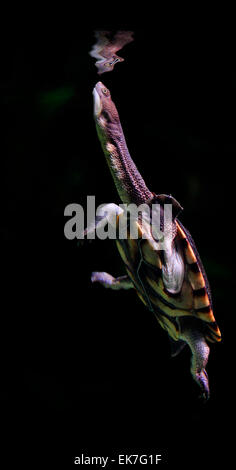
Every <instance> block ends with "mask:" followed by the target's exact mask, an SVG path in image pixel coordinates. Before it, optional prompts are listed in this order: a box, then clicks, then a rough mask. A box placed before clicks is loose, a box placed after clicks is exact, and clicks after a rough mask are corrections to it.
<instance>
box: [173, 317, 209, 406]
mask: <svg viewBox="0 0 236 470" xmlns="http://www.w3.org/2000/svg"><path fill="white" fill-rule="evenodd" d="M183 320H184V321H183ZM180 339H181V340H183V341H185V342H186V343H187V344H188V345H189V347H190V349H191V352H192V358H191V369H190V370H191V374H192V376H193V378H194V380H195V381H196V382H197V383H198V385H199V386H200V388H201V395H200V398H202V399H203V400H204V401H207V400H208V398H209V396H210V389H209V381H208V375H207V371H206V369H205V368H206V365H207V362H208V357H209V352H210V348H209V346H208V344H207V343H206V340H205V337H204V335H203V333H202V332H201V331H200V330H199V329H198V328H197V327H195V325H191V321H188V320H187V319H182V322H181V335H180Z"/></svg>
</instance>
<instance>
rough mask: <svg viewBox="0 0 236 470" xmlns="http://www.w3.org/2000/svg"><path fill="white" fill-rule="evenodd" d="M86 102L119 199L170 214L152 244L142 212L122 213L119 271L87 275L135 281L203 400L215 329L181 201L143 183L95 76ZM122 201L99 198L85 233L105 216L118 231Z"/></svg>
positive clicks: (124, 285) (118, 282)
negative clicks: (164, 245)
mask: <svg viewBox="0 0 236 470" xmlns="http://www.w3.org/2000/svg"><path fill="white" fill-rule="evenodd" d="M93 102H94V106H93V110H94V119H95V124H96V129H97V134H98V138H99V140H100V142H101V145H102V149H103V152H104V154H105V158H106V162H107V164H108V167H109V169H110V172H111V174H112V177H113V180H114V183H115V186H116V189H117V192H118V195H119V197H120V199H121V201H122V204H123V207H124V206H125V205H126V206H127V205H130V204H131V205H132V204H135V205H136V206H138V207H140V205H142V204H145V205H146V206H148V207H149V208H150V211H151V216H152V215H153V212H152V208H153V207H154V203H155V204H157V205H158V207H159V210H160V220H162V221H163V214H164V209H165V206H166V205H171V208H172V218H171V221H170V224H169V225H170V226H169V232H168V233H169V235H170V236H169V237H168V240H169V242H168V249H158V247H159V246H160V245H158V242H159V241H160V240H158V238H155V237H154V236H153V235H152V232H151V231H150V230H148V228H150V227H148V225H147V223H146V224H145V220H144V222H143V220H141V219H140V217H138V218H136V219H134V218H132V217H131V218H130V219H129V218H127V237H121V238H119V236H117V238H116V245H117V248H118V251H119V253H120V256H121V259H122V261H123V263H124V268H125V270H126V274H125V275H121V276H119V277H116V278H115V277H114V276H112V275H111V274H109V273H107V272H93V273H92V275H91V281H92V283H95V282H96V283H100V284H101V285H102V286H104V287H106V288H109V289H113V290H119V289H126V290H128V289H135V291H136V293H137V295H138V297H139V298H140V299H141V301H142V302H143V304H144V305H145V306H146V307H147V308H148V310H150V311H151V312H153V313H154V315H155V317H156V319H157V321H158V323H159V325H160V326H161V327H162V328H163V329H164V330H165V331H166V332H167V334H168V337H169V339H170V342H171V345H172V350H171V355H172V356H173V357H174V356H177V355H178V354H179V353H180V351H181V350H182V349H183V347H184V346H185V345H188V346H189V348H190V350H191V367H190V371H191V374H192V377H193V379H194V380H195V381H196V383H197V384H198V385H199V387H200V397H201V398H202V399H203V400H204V401H207V400H208V398H209V396H210V389H209V379H208V374H207V371H206V365H207V362H208V356H209V352H210V344H211V343H217V342H220V341H221V332H220V329H219V327H218V325H217V323H216V320H215V317H214V314H213V306H212V296H211V291H210V286H209V282H208V279H207V276H206V272H205V269H204V267H203V264H202V261H201V259H200V256H199V254H198V251H197V248H196V245H195V243H194V241H193V238H192V237H191V235H190V233H189V231H188V230H187V229H186V228H185V227H184V225H183V224H182V223H181V222H180V220H179V215H180V213H181V211H182V207H181V205H180V204H179V203H178V201H177V200H176V199H175V198H174V197H173V196H172V195H165V194H156V193H154V192H152V191H150V190H149V189H148V188H147V186H146V184H145V182H144V180H143V178H142V176H141V174H140V173H139V171H138V169H137V167H136V165H135V163H134V161H133V160H132V158H131V156H130V153H129V151H128V148H127V144H126V140H125V136H124V133H123V130H122V127H121V123H120V118H119V114H118V111H117V108H116V106H115V104H114V102H113V101H112V98H111V94H110V91H109V90H108V88H107V87H106V86H104V85H103V83H102V82H100V81H99V82H98V83H97V84H96V85H95V87H94V89H93ZM122 204H121V205H118V204H115V203H109V204H106V205H104V206H103V210H102V211H100V212H97V216H96V219H95V222H94V223H93V224H92V225H91V226H89V227H88V228H87V229H86V230H85V232H84V233H85V235H87V237H91V234H94V232H96V231H98V230H99V229H101V228H105V227H106V226H108V224H113V225H114V226H115V230H116V233H117V234H119V232H118V227H119V223H120V221H121V219H122V217H124V212H125V211H124V209H123V208H122ZM131 223H132V224H136V227H137V234H138V235H137V237H136V238H133V237H132V236H131ZM151 224H152V217H151V219H150V223H149V225H151ZM145 235H146V236H145Z"/></svg>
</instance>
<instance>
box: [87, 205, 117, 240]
mask: <svg viewBox="0 0 236 470" xmlns="http://www.w3.org/2000/svg"><path fill="white" fill-rule="evenodd" d="M123 212H124V210H123V209H122V208H121V207H119V206H118V205H117V204H113V203H109V204H105V205H104V206H102V207H100V208H98V209H97V211H96V217H95V220H93V221H92V222H91V223H90V225H89V226H88V227H87V228H86V229H85V231H84V236H86V237H87V238H88V239H93V238H95V233H97V235H98V236H99V238H103V229H104V228H105V227H107V226H108V224H110V225H111V226H113V227H116V224H117V216H120V215H121V214H123Z"/></svg>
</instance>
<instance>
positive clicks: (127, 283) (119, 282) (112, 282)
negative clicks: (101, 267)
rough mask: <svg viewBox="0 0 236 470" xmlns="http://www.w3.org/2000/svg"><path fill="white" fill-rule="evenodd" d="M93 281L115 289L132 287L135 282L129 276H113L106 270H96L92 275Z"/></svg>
mask: <svg viewBox="0 0 236 470" xmlns="http://www.w3.org/2000/svg"><path fill="white" fill-rule="evenodd" d="M91 281H92V282H99V283H100V284H102V286H104V287H106V288H108V289H113V290H119V289H131V288H132V287H133V283H132V281H131V280H130V278H129V277H128V276H120V277H116V278H115V277H113V276H111V274H108V273H105V272H94V273H92V276H91Z"/></svg>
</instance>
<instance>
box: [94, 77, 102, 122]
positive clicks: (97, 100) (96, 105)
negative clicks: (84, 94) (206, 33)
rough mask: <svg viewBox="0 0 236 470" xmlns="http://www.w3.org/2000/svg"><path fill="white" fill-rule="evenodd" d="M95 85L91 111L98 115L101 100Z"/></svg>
mask: <svg viewBox="0 0 236 470" xmlns="http://www.w3.org/2000/svg"><path fill="white" fill-rule="evenodd" d="M96 87H97V85H96V86H95V87H94V89H93V113H94V116H95V117H97V118H98V117H99V116H100V114H101V111H102V102H101V99H100V96H99V94H98V92H97V90H96Z"/></svg>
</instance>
